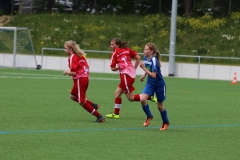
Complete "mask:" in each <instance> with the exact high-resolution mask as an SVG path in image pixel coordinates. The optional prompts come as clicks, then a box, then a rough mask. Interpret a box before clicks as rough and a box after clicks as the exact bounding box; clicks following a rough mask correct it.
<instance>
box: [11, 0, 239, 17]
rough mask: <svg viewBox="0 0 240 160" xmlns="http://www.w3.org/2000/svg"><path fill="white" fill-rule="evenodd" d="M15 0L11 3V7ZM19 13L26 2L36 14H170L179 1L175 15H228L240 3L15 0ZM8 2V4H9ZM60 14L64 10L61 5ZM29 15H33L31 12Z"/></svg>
mask: <svg viewBox="0 0 240 160" xmlns="http://www.w3.org/2000/svg"><path fill="white" fill-rule="evenodd" d="M14 1H15V0H11V2H12V3H14ZM18 1H19V2H20V5H19V8H18V9H19V13H20V14H21V13H22V12H21V11H22V5H21V4H23V3H25V2H29V1H30V2H32V3H31V5H32V4H34V6H37V7H35V9H36V8H37V10H38V11H40V12H42V11H48V12H51V11H52V8H53V6H54V5H55V4H56V3H60V2H61V4H63V3H65V5H67V4H69V2H71V3H72V4H73V5H72V8H73V11H74V12H81V13H92V14H140V15H146V14H156V13H164V14H170V11H171V5H172V1H178V15H184V16H189V15H204V14H212V15H216V16H223V15H229V14H231V12H233V11H239V10H240V0H117V1H116V0H18ZM8 2H10V1H8ZM61 6H62V11H63V12H64V11H66V10H64V5H61ZM31 13H32V12H31Z"/></svg>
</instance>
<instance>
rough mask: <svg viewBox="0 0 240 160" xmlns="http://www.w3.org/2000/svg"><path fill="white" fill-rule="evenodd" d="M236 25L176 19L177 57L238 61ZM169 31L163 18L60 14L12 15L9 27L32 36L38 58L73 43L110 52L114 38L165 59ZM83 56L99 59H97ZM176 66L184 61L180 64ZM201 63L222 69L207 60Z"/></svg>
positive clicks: (235, 18) (234, 20)
mask: <svg viewBox="0 0 240 160" xmlns="http://www.w3.org/2000/svg"><path fill="white" fill-rule="evenodd" d="M239 20H240V13H239V12H235V13H232V15H231V16H229V17H223V18H214V17H212V16H211V15H204V16H202V17H200V18H193V17H180V16H178V17H177V28H176V31H177V35H176V36H177V37H176V54H182V55H204V56H223V57H240V53H239V50H240V49H239V47H240V34H239V32H238V31H239V30H240V25H239ZM170 25H171V24H170V17H169V16H166V15H162V14H153V15H147V16H137V15H88V14H84V15H83V14H59V13H52V14H51V15H49V14H33V15H16V16H15V18H14V19H13V21H11V23H10V24H9V26H18V27H27V28H29V29H30V30H31V34H32V39H33V43H34V46H35V51H36V54H40V53H41V49H42V48H43V47H46V48H63V44H64V42H65V41H67V40H70V39H71V40H75V41H77V42H78V43H79V44H80V46H81V48H83V49H85V50H102V51H109V50H110V49H109V45H110V41H111V39H112V38H113V37H119V38H121V40H123V41H126V40H128V41H130V47H132V48H133V49H135V50H136V51H138V52H143V48H144V45H145V44H146V43H148V42H153V43H155V44H156V45H157V46H158V49H159V51H160V52H161V53H164V54H168V53H169V49H168V48H169V37H170ZM48 54H51V53H48ZM52 54H56V53H55V52H54V53H52ZM105 55H106V54H104V56H102V57H106V56H105ZM88 56H89V57H91V56H97V57H101V55H99V54H91V55H88ZM177 60H178V61H181V60H182V61H187V60H185V59H184V58H177ZM190 61H192V60H190ZM206 62H208V63H209V62H210V63H222V62H214V61H213V60H211V59H208V60H206ZM224 63H225V62H224Z"/></svg>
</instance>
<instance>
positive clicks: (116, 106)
mask: <svg viewBox="0 0 240 160" xmlns="http://www.w3.org/2000/svg"><path fill="white" fill-rule="evenodd" d="M121 105H122V104H115V106H114V108H121Z"/></svg>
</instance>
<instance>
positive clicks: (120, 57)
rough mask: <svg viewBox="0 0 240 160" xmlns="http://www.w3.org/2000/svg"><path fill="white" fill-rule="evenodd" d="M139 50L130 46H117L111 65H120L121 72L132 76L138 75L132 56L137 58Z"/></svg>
mask: <svg viewBox="0 0 240 160" xmlns="http://www.w3.org/2000/svg"><path fill="white" fill-rule="evenodd" d="M136 55H137V52H135V51H134V50H131V49H130V48H116V50H115V51H114V52H113V53H112V56H111V62H110V67H111V68H115V67H116V65H118V66H119V72H120V74H127V75H129V76H130V77H132V78H135V77H136V69H135V67H134V66H133V64H132V61H131V58H135V57H136Z"/></svg>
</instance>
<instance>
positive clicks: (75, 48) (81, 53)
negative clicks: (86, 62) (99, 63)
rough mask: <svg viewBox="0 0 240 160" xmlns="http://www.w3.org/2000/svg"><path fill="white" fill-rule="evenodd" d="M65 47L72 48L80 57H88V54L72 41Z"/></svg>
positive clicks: (67, 42) (66, 43)
mask: <svg viewBox="0 0 240 160" xmlns="http://www.w3.org/2000/svg"><path fill="white" fill-rule="evenodd" d="M64 45H66V46H68V47H70V48H72V50H73V52H74V53H76V54H77V55H78V56H79V57H81V56H86V53H84V52H83V51H82V50H81V49H80V47H79V45H78V44H77V43H76V42H75V41H72V40H69V41H66V42H65V44H64Z"/></svg>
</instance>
